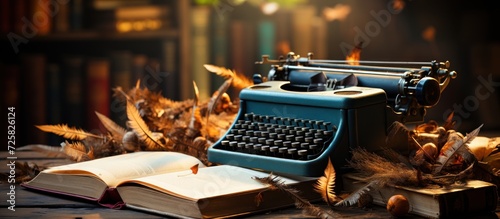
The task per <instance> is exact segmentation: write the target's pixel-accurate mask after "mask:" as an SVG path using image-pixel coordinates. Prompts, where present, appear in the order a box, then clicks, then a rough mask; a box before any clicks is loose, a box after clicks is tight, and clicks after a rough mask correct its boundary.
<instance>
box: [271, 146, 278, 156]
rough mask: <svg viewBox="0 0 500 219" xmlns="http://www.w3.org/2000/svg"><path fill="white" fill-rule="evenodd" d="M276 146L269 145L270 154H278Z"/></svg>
mask: <svg viewBox="0 0 500 219" xmlns="http://www.w3.org/2000/svg"><path fill="white" fill-rule="evenodd" d="M278 148H279V147H278V146H272V147H269V152H271V155H272V156H277V155H278Z"/></svg>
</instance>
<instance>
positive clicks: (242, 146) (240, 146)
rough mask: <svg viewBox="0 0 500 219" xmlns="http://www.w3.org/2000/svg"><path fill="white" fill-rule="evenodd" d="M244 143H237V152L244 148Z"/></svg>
mask: <svg viewBox="0 0 500 219" xmlns="http://www.w3.org/2000/svg"><path fill="white" fill-rule="evenodd" d="M245 145H246V143H245V142H238V146H237V147H238V151H241V150H243V149H244V148H245Z"/></svg>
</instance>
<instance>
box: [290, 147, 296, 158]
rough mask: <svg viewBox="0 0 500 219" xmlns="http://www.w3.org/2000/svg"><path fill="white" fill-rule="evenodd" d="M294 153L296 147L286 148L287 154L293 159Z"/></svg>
mask: <svg viewBox="0 0 500 219" xmlns="http://www.w3.org/2000/svg"><path fill="white" fill-rule="evenodd" d="M296 154H297V149H296V148H290V149H288V156H289V157H290V158H292V159H294V158H295V155H296Z"/></svg>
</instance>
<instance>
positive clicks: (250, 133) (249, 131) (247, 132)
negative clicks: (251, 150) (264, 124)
mask: <svg viewBox="0 0 500 219" xmlns="http://www.w3.org/2000/svg"><path fill="white" fill-rule="evenodd" d="M245 135H246V136H250V137H252V136H253V131H252V130H248V131H246V132H245Z"/></svg>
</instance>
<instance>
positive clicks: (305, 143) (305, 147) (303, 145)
mask: <svg viewBox="0 0 500 219" xmlns="http://www.w3.org/2000/svg"><path fill="white" fill-rule="evenodd" d="M300 148H304V149H307V148H309V143H307V142H304V143H300Z"/></svg>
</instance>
